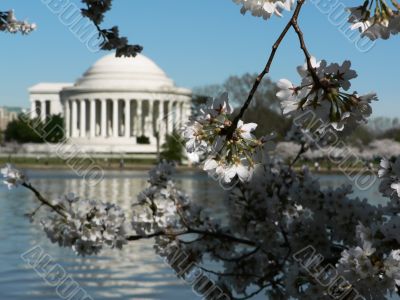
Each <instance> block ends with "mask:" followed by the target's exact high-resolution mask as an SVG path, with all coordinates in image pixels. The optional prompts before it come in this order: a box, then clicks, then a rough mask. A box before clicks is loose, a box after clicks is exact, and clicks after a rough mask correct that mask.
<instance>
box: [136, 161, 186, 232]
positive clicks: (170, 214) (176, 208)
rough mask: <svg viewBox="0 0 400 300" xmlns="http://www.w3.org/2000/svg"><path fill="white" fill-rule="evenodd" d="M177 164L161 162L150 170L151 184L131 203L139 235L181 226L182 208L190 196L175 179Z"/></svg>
mask: <svg viewBox="0 0 400 300" xmlns="http://www.w3.org/2000/svg"><path fill="white" fill-rule="evenodd" d="M173 173H174V165H173V164H172V163H169V162H166V161H162V162H161V163H160V164H158V165H157V166H156V167H155V168H153V169H152V170H151V171H150V172H149V176H150V178H149V186H148V187H147V188H146V189H144V190H143V191H142V192H141V193H140V194H139V195H138V197H137V202H136V203H135V204H133V206H132V227H133V230H134V231H135V232H136V233H137V234H140V235H147V234H150V233H154V232H158V231H162V230H166V229H171V228H172V229H173V228H175V229H176V228H180V227H181V226H182V222H181V217H180V215H179V214H180V210H183V209H184V208H185V207H187V206H188V204H189V199H188V198H187V196H186V195H185V194H184V193H182V192H181V191H180V190H179V189H178V188H177V187H176V186H175V183H174V182H173V180H172V175H173Z"/></svg>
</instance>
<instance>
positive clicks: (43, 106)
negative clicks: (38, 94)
mask: <svg viewBox="0 0 400 300" xmlns="http://www.w3.org/2000/svg"><path fill="white" fill-rule="evenodd" d="M40 119H41V120H42V122H43V123H45V122H46V100H44V101H40Z"/></svg>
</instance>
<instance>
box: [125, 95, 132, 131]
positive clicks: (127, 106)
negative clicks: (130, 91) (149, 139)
mask: <svg viewBox="0 0 400 300" xmlns="http://www.w3.org/2000/svg"><path fill="white" fill-rule="evenodd" d="M125 137H126V138H130V137H131V100H125Z"/></svg>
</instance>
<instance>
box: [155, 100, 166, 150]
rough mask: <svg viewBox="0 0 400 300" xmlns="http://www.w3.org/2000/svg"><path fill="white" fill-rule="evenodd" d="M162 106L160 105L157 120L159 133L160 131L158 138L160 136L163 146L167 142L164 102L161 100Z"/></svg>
mask: <svg viewBox="0 0 400 300" xmlns="http://www.w3.org/2000/svg"><path fill="white" fill-rule="evenodd" d="M159 103H160V105H159V109H158V118H157V131H158V136H159V140H160V145H162V144H163V143H164V141H165V131H166V127H165V125H166V124H165V119H164V117H165V116H164V115H165V113H164V101H163V100H160V101H159Z"/></svg>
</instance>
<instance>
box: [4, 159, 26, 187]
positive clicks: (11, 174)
mask: <svg viewBox="0 0 400 300" xmlns="http://www.w3.org/2000/svg"><path fill="white" fill-rule="evenodd" d="M1 175H2V176H3V182H4V184H6V185H7V187H8V189H10V190H11V189H12V188H15V187H18V186H20V185H22V184H23V183H26V182H27V181H28V178H27V176H26V175H25V174H24V173H23V172H21V171H20V170H18V169H16V168H15V167H14V166H13V165H12V164H6V166H5V167H4V168H2V169H1Z"/></svg>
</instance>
